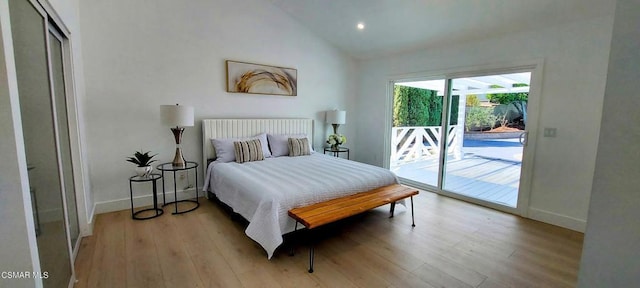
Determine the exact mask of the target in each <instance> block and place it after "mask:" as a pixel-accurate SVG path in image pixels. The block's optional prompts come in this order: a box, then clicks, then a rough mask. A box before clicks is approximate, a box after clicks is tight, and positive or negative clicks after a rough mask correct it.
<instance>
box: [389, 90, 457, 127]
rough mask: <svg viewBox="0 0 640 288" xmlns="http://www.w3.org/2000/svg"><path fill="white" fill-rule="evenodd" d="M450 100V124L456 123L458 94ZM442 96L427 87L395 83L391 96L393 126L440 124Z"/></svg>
mask: <svg viewBox="0 0 640 288" xmlns="http://www.w3.org/2000/svg"><path fill="white" fill-rule="evenodd" d="M452 98H453V99H452V101H451V108H452V109H451V110H452V111H451V112H452V113H451V125H456V124H457V123H458V104H459V101H460V97H459V96H455V95H454V96H453V97H452ZM443 99H444V97H442V96H438V92H437V91H434V90H428V89H420V88H413V87H407V86H400V85H395V87H394V97H393V127H405V126H440V125H441V124H442V102H443Z"/></svg>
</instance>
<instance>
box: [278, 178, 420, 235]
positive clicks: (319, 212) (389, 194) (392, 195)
mask: <svg viewBox="0 0 640 288" xmlns="http://www.w3.org/2000/svg"><path fill="white" fill-rule="evenodd" d="M418 193H419V191H418V190H417V189H415V188H409V187H406V186H402V185H400V184H393V185H389V186H384V187H380V188H377V189H374V190H371V191H367V192H362V193H358V194H353V195H349V196H344V197H340V198H336V199H332V200H328V201H324V202H320V203H316V204H312V205H309V206H304V207H299V208H294V209H291V210H289V216H291V217H292V218H293V219H295V220H297V221H298V222H300V223H302V225H304V226H305V227H307V228H308V229H313V228H316V227H319V226H322V225H325V224H329V223H332V222H335V221H338V220H341V219H344V218H347V217H350V216H353V215H356V214H360V213H362V212H365V211H368V210H371V209H373V208H376V207H379V206H382V205H386V204H389V203H393V202H396V201H399V200H402V199H405V198H408V197H411V196H413V195H417V194H418Z"/></svg>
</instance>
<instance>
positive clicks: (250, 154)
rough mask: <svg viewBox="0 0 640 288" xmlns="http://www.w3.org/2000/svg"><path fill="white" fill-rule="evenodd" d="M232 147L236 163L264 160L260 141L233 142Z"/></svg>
mask: <svg viewBox="0 0 640 288" xmlns="http://www.w3.org/2000/svg"><path fill="white" fill-rule="evenodd" d="M233 147H234V149H235V152H236V153H235V154H236V162H238V163H244V162H251V161H260V160H264V154H263V153H262V144H261V143H260V139H253V140H247V141H235V142H233Z"/></svg>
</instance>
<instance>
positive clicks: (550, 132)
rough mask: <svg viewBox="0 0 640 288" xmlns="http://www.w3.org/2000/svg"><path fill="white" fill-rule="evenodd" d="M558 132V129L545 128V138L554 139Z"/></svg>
mask: <svg viewBox="0 0 640 288" xmlns="http://www.w3.org/2000/svg"><path fill="white" fill-rule="evenodd" d="M557 132H558V129H557V128H548V127H545V128H544V137H551V138H554V137H556V133H557Z"/></svg>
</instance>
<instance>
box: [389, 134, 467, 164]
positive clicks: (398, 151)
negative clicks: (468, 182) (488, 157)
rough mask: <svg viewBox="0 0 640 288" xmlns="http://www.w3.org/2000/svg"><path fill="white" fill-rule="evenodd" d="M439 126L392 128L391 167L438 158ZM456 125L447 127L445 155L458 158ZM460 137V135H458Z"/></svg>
mask: <svg viewBox="0 0 640 288" xmlns="http://www.w3.org/2000/svg"><path fill="white" fill-rule="evenodd" d="M441 131H442V128H441V127H440V126H421V127H420V126H418V127H393V128H392V130H391V167H393V166H398V165H401V164H403V163H407V162H413V161H417V160H425V159H429V158H438V157H439V156H440V149H441V145H440V139H441V135H442V134H441ZM457 134H458V129H457V126H456V125H453V126H449V134H448V135H449V137H448V139H447V147H448V149H447V153H452V154H454V155H456V157H457V156H459V154H460V150H461V143H460V142H461V141H458V139H457V138H458V137H457V136H458V135H457ZM460 136H462V135H460Z"/></svg>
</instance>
